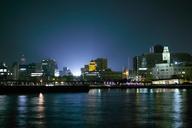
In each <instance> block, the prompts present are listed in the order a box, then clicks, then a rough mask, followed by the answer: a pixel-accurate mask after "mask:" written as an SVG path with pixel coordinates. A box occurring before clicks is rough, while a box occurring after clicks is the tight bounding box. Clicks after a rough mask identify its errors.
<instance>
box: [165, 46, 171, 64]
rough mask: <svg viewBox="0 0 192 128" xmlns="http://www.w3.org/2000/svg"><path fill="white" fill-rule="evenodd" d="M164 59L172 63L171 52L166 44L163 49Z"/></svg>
mask: <svg viewBox="0 0 192 128" xmlns="http://www.w3.org/2000/svg"><path fill="white" fill-rule="evenodd" d="M163 61H167V63H168V64H170V53H169V48H168V47H167V46H164V49H163Z"/></svg>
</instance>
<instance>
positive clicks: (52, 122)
mask: <svg viewBox="0 0 192 128" xmlns="http://www.w3.org/2000/svg"><path fill="white" fill-rule="evenodd" d="M191 122H192V90H186V89H180V90H179V89H111V90H110V89H103V90H101V89H93V90H90V91H89V93H53V94H51V93H50V94H30V95H0V127H22V128H23V127H39V128H47V127H54V128H57V127H70V128H71V127H78V128H81V127H82V128H84V127H87V128H99V127H142V128H143V127H144V128H145V127H146V128H149V127H153V128H154V127H160V128H179V127H190V126H192V123H191Z"/></svg>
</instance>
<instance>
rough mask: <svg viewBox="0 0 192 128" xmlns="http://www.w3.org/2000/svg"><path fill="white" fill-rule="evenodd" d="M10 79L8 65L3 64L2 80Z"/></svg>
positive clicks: (1, 70) (1, 66)
mask: <svg viewBox="0 0 192 128" xmlns="http://www.w3.org/2000/svg"><path fill="white" fill-rule="evenodd" d="M7 77H8V68H7V65H6V64H5V63H4V62H3V63H1V65H0V79H1V80H5V79H7Z"/></svg>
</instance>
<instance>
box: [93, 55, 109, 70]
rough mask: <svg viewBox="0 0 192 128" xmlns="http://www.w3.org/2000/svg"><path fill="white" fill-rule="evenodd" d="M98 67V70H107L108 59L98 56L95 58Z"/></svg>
mask: <svg viewBox="0 0 192 128" xmlns="http://www.w3.org/2000/svg"><path fill="white" fill-rule="evenodd" d="M95 62H96V64H97V67H96V70H97V71H99V72H101V71H105V70H106V69H107V68H108V64H107V59H106V58H97V59H96V60H95Z"/></svg>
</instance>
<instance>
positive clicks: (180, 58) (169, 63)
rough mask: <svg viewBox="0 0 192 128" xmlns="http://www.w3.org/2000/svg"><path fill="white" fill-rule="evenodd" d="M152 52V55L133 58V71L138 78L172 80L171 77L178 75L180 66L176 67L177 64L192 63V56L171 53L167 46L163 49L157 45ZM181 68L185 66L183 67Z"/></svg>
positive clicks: (147, 54)
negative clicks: (148, 77) (147, 77)
mask: <svg viewBox="0 0 192 128" xmlns="http://www.w3.org/2000/svg"><path fill="white" fill-rule="evenodd" d="M150 51H151V52H150V53H146V54H142V55H141V56H136V57H134V58H133V69H134V72H135V74H136V75H137V76H140V77H146V76H152V77H153V78H156V79H165V78H170V77H171V76H174V75H176V74H178V73H176V71H177V68H176V67H178V66H176V65H174V64H175V62H177V63H183V64H191V63H192V56H191V55H190V54H188V53H170V52H169V48H168V47H167V46H165V47H163V49H162V46H158V45H157V46H154V49H153V50H150ZM161 51H162V52H161ZM160 52H161V53H160ZM173 65H174V66H173ZM181 67H185V66H184V65H183V66H181ZM154 68H156V70H154ZM167 70H168V71H167ZM166 71H167V72H166ZM158 73H159V75H158Z"/></svg>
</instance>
